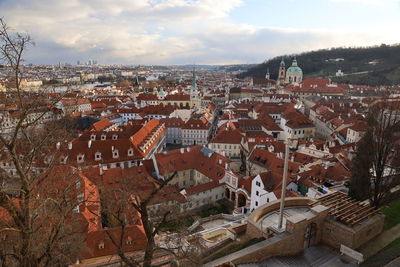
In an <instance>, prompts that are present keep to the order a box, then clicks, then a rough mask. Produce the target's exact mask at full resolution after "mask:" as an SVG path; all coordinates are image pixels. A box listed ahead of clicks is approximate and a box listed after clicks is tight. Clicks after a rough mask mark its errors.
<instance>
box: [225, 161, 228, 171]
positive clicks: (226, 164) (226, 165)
mask: <svg viewBox="0 0 400 267" xmlns="http://www.w3.org/2000/svg"><path fill="white" fill-rule="evenodd" d="M225 170H228V163H227V162H226V163H225Z"/></svg>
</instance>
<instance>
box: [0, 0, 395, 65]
mask: <svg viewBox="0 0 400 267" xmlns="http://www.w3.org/2000/svg"><path fill="white" fill-rule="evenodd" d="M0 16H2V17H3V18H4V19H5V20H6V21H7V23H8V24H9V26H11V27H12V28H13V29H15V30H16V31H19V32H28V33H29V34H30V35H31V36H32V37H33V39H34V41H35V46H34V47H31V48H30V49H29V51H28V52H27V54H26V61H27V62H29V63H35V64H53V63H58V62H60V61H61V62H69V63H76V61H77V60H80V61H86V60H88V59H96V60H97V61H98V62H99V63H101V64H192V63H196V64H233V63H258V62H262V61H264V60H265V59H268V58H271V57H274V56H279V55H281V54H285V53H290V54H292V53H297V52H303V51H310V50H313V49H319V48H329V47H337V46H366V45H376V44H381V43H386V44H392V43H400V35H399V31H400V30H399V29H400V0H0Z"/></svg>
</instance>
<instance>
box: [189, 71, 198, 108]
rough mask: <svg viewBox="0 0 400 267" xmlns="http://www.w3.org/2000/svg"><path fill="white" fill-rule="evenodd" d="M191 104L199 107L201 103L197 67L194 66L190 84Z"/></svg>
mask: <svg viewBox="0 0 400 267" xmlns="http://www.w3.org/2000/svg"><path fill="white" fill-rule="evenodd" d="M190 103H191V104H190V106H191V107H194V106H196V107H198V106H199V105H200V98H199V91H198V88H197V83H196V69H195V68H194V67H193V76H192V85H191V86H190Z"/></svg>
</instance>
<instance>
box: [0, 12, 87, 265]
mask: <svg viewBox="0 0 400 267" xmlns="http://www.w3.org/2000/svg"><path fill="white" fill-rule="evenodd" d="M31 44H32V40H31V38H30V36H29V35H27V34H19V33H13V32H12V30H11V29H10V28H9V27H8V26H7V24H6V23H5V21H4V20H3V19H1V18H0V60H1V61H0V63H1V64H3V65H5V66H6V68H7V69H8V70H10V72H9V75H8V76H7V83H6V89H7V92H6V94H5V96H4V97H3V98H2V99H1V102H2V103H1V104H2V105H3V107H8V106H11V105H12V106H13V108H12V109H11V110H9V111H7V112H2V113H1V120H2V122H4V120H6V119H7V120H8V122H10V118H11V120H12V123H11V124H10V126H9V127H8V128H7V129H4V128H3V127H2V128H1V129H0V152H1V161H2V162H1V163H2V165H1V167H0V214H1V221H0V235H1V237H2V239H3V240H4V241H2V242H1V246H0V264H1V265H3V266H49V265H66V264H70V263H71V262H72V260H74V259H76V258H77V254H78V252H79V249H80V245H81V244H82V242H81V240H79V237H80V236H81V235H80V234H79V233H78V232H79V227H78V225H77V224H78V221H76V220H75V219H74V216H73V212H72V210H73V209H74V208H76V206H77V205H79V203H77V200H76V195H75V194H76V190H75V189H76V183H77V181H78V180H77V179H72V178H71V177H76V176H75V171H76V170H75V171H73V172H68V173H65V172H56V171H54V170H55V169H54V168H55V166H56V165H58V163H59V155H58V154H57V152H56V151H57V150H56V146H57V144H58V142H60V141H62V140H65V139H67V136H66V133H67V131H65V128H62V127H59V126H60V125H57V122H56V121H52V120H53V119H57V118H58V116H59V115H58V114H57V113H56V114H55V115H54V112H53V107H54V105H55V103H56V102H57V101H59V99H50V98H48V97H47V94H45V93H44V94H41V93H40V92H35V93H32V92H26V91H24V89H23V88H22V86H21V82H22V79H23V74H24V73H23V70H22V68H23V65H22V63H23V55H24V52H25V50H26V49H27V47H28V46H29V45H31ZM53 115H54V116H55V117H52V118H50V117H51V116H53ZM60 181H65V183H60Z"/></svg>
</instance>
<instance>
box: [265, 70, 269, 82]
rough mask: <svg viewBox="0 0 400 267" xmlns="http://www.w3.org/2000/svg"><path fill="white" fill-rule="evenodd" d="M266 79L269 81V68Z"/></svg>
mask: <svg viewBox="0 0 400 267" xmlns="http://www.w3.org/2000/svg"><path fill="white" fill-rule="evenodd" d="M265 79H267V80H269V68H267V73H266V74H265Z"/></svg>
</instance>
